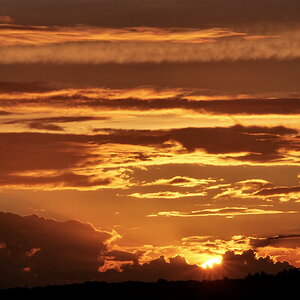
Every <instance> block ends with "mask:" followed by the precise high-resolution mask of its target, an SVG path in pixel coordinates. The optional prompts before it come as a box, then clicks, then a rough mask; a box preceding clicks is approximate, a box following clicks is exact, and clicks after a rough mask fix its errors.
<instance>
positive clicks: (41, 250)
mask: <svg viewBox="0 0 300 300" xmlns="http://www.w3.org/2000/svg"><path fill="white" fill-rule="evenodd" d="M0 224H1V226H0V228H1V229H0V262H1V268H0V286H1V287H7V286H17V285H23V284H24V282H27V284H49V283H68V282H76V281H84V280H95V279H98V280H107V281H124V280H143V281H156V280H157V279H159V278H165V279H169V280H191V279H193V280H201V279H205V278H209V277H211V278H223V276H229V277H231V278H239V277H243V276H245V275H247V274H248V273H249V272H250V273H255V272H260V271H265V272H267V273H272V274H274V273H276V272H279V271H281V270H283V269H286V268H290V267H291V265H289V264H288V263H287V262H276V263H275V262H274V261H273V260H272V259H271V258H269V257H265V258H262V257H261V258H258V257H256V255H255V253H254V252H253V251H252V250H249V251H245V252H243V253H242V254H235V253H234V252H230V251H229V252H226V253H225V254H224V255H223V263H222V265H220V266H217V267H216V269H215V270H214V271H213V272H212V271H207V270H205V269H202V268H200V267H199V266H197V265H192V264H189V263H188V262H187V261H186V259H185V258H184V257H182V256H175V257H173V258H169V259H165V258H164V257H163V256H161V257H160V258H158V259H153V260H150V261H149V262H145V263H140V262H139V260H140V258H141V256H142V255H143V251H136V252H134V253H130V252H126V251H122V250H114V249H110V248H109V247H110V243H111V242H112V240H114V239H115V238H116V237H119V236H118V234H117V233H116V232H111V233H110V232H104V231H100V230H98V229H96V228H94V227H93V226H92V225H90V224H84V223H81V222H78V221H74V220H73V221H65V222H57V221H54V220H49V219H44V218H41V217H38V216H36V215H32V216H27V217H21V216H19V215H15V214H9V213H0ZM107 263H108V265H109V264H110V263H115V264H114V265H113V266H114V267H113V268H105V267H104V266H105V264H107ZM118 263H121V264H120V266H119V268H116V267H115V266H116V265H117V264H118Z"/></svg>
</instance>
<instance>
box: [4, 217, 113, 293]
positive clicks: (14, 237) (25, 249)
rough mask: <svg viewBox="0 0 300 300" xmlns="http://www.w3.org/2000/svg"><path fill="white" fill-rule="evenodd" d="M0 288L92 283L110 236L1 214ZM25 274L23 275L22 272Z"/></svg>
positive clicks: (77, 224)
mask: <svg viewBox="0 0 300 300" xmlns="http://www.w3.org/2000/svg"><path fill="white" fill-rule="evenodd" d="M0 224H1V226H0V241H1V244H2V245H3V246H2V247H1V249H0V261H1V263H0V265H1V267H0V285H1V287H4V286H9V285H12V286H13V285H23V284H24V282H25V281H26V280H27V281H29V280H30V278H32V280H33V281H34V280H37V282H39V283H42V282H48V283H50V282H59V281H61V282H68V281H70V282H71V281H74V280H76V281H78V280H86V279H94V278H96V276H97V273H98V272H97V271H98V268H99V266H101V264H102V263H103V262H102V261H101V255H103V254H104V253H105V252H106V251H107V242H108V241H109V239H111V238H112V237H113V233H109V232H105V231H100V230H98V229H96V228H94V227H93V226H92V225H90V224H85V223H81V222H79V221H74V220H72V221H65V222H57V221H54V220H49V219H44V218H41V217H38V216H36V215H32V216H25V217H21V216H19V215H15V214H10V213H0ZM24 270H26V272H24Z"/></svg>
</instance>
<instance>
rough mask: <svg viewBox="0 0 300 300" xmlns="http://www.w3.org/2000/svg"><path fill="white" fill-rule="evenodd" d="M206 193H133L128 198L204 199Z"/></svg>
mask: <svg viewBox="0 0 300 300" xmlns="http://www.w3.org/2000/svg"><path fill="white" fill-rule="evenodd" d="M205 195H206V193H205V192H198V193H192V192H170V191H165V192H156V193H133V194H130V195H128V196H130V197H134V198H140V199H178V198H186V197H202V196H205Z"/></svg>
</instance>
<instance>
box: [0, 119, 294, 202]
mask: <svg viewBox="0 0 300 300" xmlns="http://www.w3.org/2000/svg"><path fill="white" fill-rule="evenodd" d="M51 120H53V119H51ZM68 120H69V119H63V121H68ZM57 121H58V120H57ZM59 121H62V120H59ZM50 124H51V123H50ZM297 134H298V131H297V130H295V129H291V128H287V127H283V126H279V127H259V126H249V127H244V126H240V125H236V126H232V127H203V128H180V129H167V130H122V129H120V130H118V129H105V128H103V129H102V130H101V132H99V133H98V134H94V135H89V134H54V133H53V134H50V133H36V132H35V133H28V132H20V133H10V132H7V133H0V143H1V148H0V159H1V161H2V163H1V165H0V184H1V183H2V185H3V184H4V186H7V185H9V180H10V179H11V180H12V182H18V183H19V185H20V186H22V185H21V180H22V177H23V179H24V184H27V183H29V182H30V181H32V182H38V181H39V180H40V182H45V183H46V179H45V176H46V177H48V178H49V183H52V184H53V183H54V182H57V180H58V179H59V178H61V179H62V180H64V179H70V180H71V179H74V181H71V182H70V187H74V185H75V186H76V184H75V183H76V182H77V183H78V184H79V183H80V186H82V185H85V186H86V187H88V186H92V185H93V183H94V184H96V183H99V184H100V183H101V182H102V183H103V184H104V186H107V184H108V183H109V182H110V180H111V178H113V180H112V181H111V182H112V183H113V184H117V182H118V181H119V183H118V184H117V185H116V186H123V187H124V186H125V185H124V183H125V181H126V182H127V183H126V185H127V186H128V184H129V182H128V178H126V176H125V177H124V176H123V175H124V174H123V173H124V172H119V173H120V174H119V175H118V171H117V170H116V168H128V167H132V166H136V165H139V166H140V165H155V164H164V163H165V164H166V163H169V162H170V158H173V159H174V162H175V161H176V162H177V163H179V162H185V163H200V162H203V163H207V162H208V159H209V160H210V161H211V163H215V164H216V163H221V162H223V163H227V162H228V160H230V161H232V162H234V161H236V163H237V164H240V163H241V162H244V161H247V162H256V163H257V162H258V163H267V164H268V163H286V162H288V161H292V162H294V157H293V156H291V157H290V156H289V151H297V146H296V143H297V140H298V136H297ZM20 149H22V155H21V156H20ZM201 159H202V160H201ZM112 167H113V168H114V170H113V169H111V168H112ZM107 168H108V169H107ZM108 170H110V171H108ZM43 173H44V174H46V175H43ZM66 174H69V175H66ZM70 174H73V175H72V176H71V175H70ZM78 175H79V176H78ZM82 176H86V177H85V178H86V180H87V181H86V183H85V184H83V181H82V180H83V178H84V177H82ZM37 177H41V178H40V179H38V178H37ZM124 180H125V181H124ZM173 183H174V182H173ZM62 185H63V186H65V185H67V183H66V182H65V181H63V184H62ZM58 186H60V185H58ZM110 186H111V187H112V185H110ZM114 186H115V185H114ZM116 186H115V187H116ZM199 193H200V194H203V191H200V192H199ZM200 194H197V195H198V196H200ZM178 195H179V194H178ZM178 195H177V196H178ZM181 195H182V194H181ZM181 195H180V197H181ZM185 195H186V196H188V194H185ZM157 196H159V195H157ZM163 196H166V195H163ZM173 196H176V195H175V194H174V195H173Z"/></svg>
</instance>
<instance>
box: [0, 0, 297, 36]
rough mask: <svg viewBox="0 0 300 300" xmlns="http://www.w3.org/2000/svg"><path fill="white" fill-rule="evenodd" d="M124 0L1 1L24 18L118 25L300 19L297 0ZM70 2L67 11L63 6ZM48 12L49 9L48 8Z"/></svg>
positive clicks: (270, 23)
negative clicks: (71, 0) (37, 2)
mask: <svg viewBox="0 0 300 300" xmlns="http://www.w3.org/2000/svg"><path fill="white" fill-rule="evenodd" d="M123 4H124V3H123V1H122V0H113V1H110V2H109V3H107V1H105V0H97V1H88V2H86V1H83V0H79V1H75V2H72V5H70V1H69V0H60V1H58V0H55V1H53V0H42V1H41V3H40V5H39V6H38V7H37V6H36V3H35V1H33V0H28V1H26V4H25V3H24V2H23V1H22V0H16V1H15V2H14V3H12V2H11V1H9V0H3V1H2V9H3V11H4V12H9V13H10V14H11V15H13V16H14V17H15V18H16V19H17V20H18V21H19V22H21V23H22V24H36V25H61V26H66V25H73V24H93V25H96V26H112V27H116V28H120V27H128V26H157V27H203V28H209V27H211V26H217V27H220V26H221V27H224V26H226V27H227V26H228V27H235V28H241V27H244V28H249V27H251V26H254V27H255V26H256V27H258V28H260V27H262V29H261V31H263V29H265V28H271V29H272V28H273V27H276V26H282V24H286V26H287V27H288V26H293V25H295V24H298V23H299V9H300V6H299V2H298V1H297V0H279V1H274V0H252V1H251V2H249V3H247V4H246V5H245V2H244V1H242V0H227V1H226V2H224V1H223V0H202V1H198V0H190V1H188V2H186V1H185V0H178V1H177V2H176V5H174V2H173V1H172V0H161V1H159V2H155V3H153V1H151V0H143V1H140V0H128V1H127V3H126V4H127V5H126V6H124V5H123ZM62 7H68V14H66V13H65V12H64V11H63V10H62V9H61V8H62ZM45 12H47V14H46V13H45Z"/></svg>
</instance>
